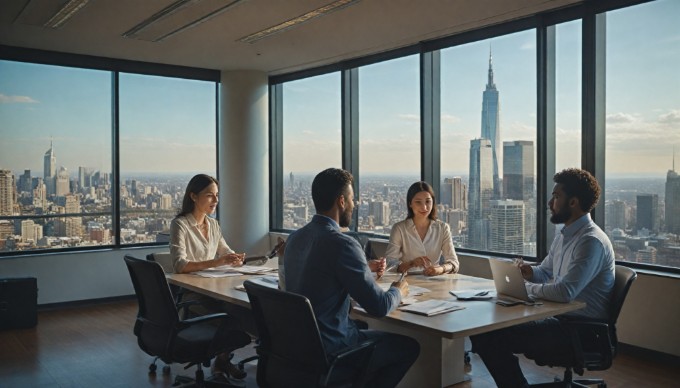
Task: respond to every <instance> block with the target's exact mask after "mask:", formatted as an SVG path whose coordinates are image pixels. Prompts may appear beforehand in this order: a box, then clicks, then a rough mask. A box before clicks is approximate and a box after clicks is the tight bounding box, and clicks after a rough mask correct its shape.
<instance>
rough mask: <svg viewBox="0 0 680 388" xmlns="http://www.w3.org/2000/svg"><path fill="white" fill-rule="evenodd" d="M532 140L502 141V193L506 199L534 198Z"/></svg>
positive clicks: (522, 199)
mask: <svg viewBox="0 0 680 388" xmlns="http://www.w3.org/2000/svg"><path fill="white" fill-rule="evenodd" d="M534 192H535V190H534V142H532V141H524V140H515V141H506V142H503V195H504V197H505V198H506V199H517V200H520V201H529V200H530V199H533V198H534Z"/></svg>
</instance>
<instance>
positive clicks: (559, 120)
mask: <svg viewBox="0 0 680 388" xmlns="http://www.w3.org/2000/svg"><path fill="white" fill-rule="evenodd" d="M555 29H556V33H555V45H556V58H555V70H556V76H555V83H556V96H555V105H556V108H555V117H556V120H555V121H556V123H555V124H556V127H557V128H556V130H555V132H556V133H555V143H556V145H555V148H556V152H555V153H556V155H555V170H556V172H557V171H561V170H564V169H565V168H570V167H578V168H580V167H581V21H580V20H575V21H572V22H568V23H563V24H558V25H557V26H556V27H555ZM550 183H552V182H550ZM549 188H550V189H552V185H549Z"/></svg>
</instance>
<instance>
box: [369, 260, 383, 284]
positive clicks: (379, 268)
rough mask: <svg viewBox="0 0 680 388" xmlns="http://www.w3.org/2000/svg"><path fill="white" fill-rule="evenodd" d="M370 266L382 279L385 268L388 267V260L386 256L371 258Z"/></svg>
mask: <svg viewBox="0 0 680 388" xmlns="http://www.w3.org/2000/svg"><path fill="white" fill-rule="evenodd" d="M368 268H370V269H371V272H375V273H376V274H377V275H378V279H380V278H381V277H382V276H383V274H384V273H385V269H386V268H387V260H386V259H385V258H384V257H381V258H379V259H374V260H369V261H368Z"/></svg>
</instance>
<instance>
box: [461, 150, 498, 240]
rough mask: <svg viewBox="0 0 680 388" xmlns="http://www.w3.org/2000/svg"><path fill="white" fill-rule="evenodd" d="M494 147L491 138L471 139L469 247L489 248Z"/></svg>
mask: <svg viewBox="0 0 680 388" xmlns="http://www.w3.org/2000/svg"><path fill="white" fill-rule="evenodd" d="M493 173H494V168H493V149H492V147H491V141H490V140H489V139H473V140H470V175H469V176H470V182H469V186H468V188H469V190H468V225H467V227H468V242H467V243H468V247H470V248H472V249H482V250H485V249H487V248H488V246H487V242H488V235H489V210H490V205H489V201H491V199H492V197H493V192H494V186H493Z"/></svg>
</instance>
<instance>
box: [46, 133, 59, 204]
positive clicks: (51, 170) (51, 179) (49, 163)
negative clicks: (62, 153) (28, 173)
mask: <svg viewBox="0 0 680 388" xmlns="http://www.w3.org/2000/svg"><path fill="white" fill-rule="evenodd" d="M56 176H57V156H56V155H55V154H54V146H53V145H52V141H51V140H50V149H49V150H47V152H45V156H44V157H43V181H44V183H45V186H46V187H47V194H54V193H55V192H56V187H55V184H56Z"/></svg>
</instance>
